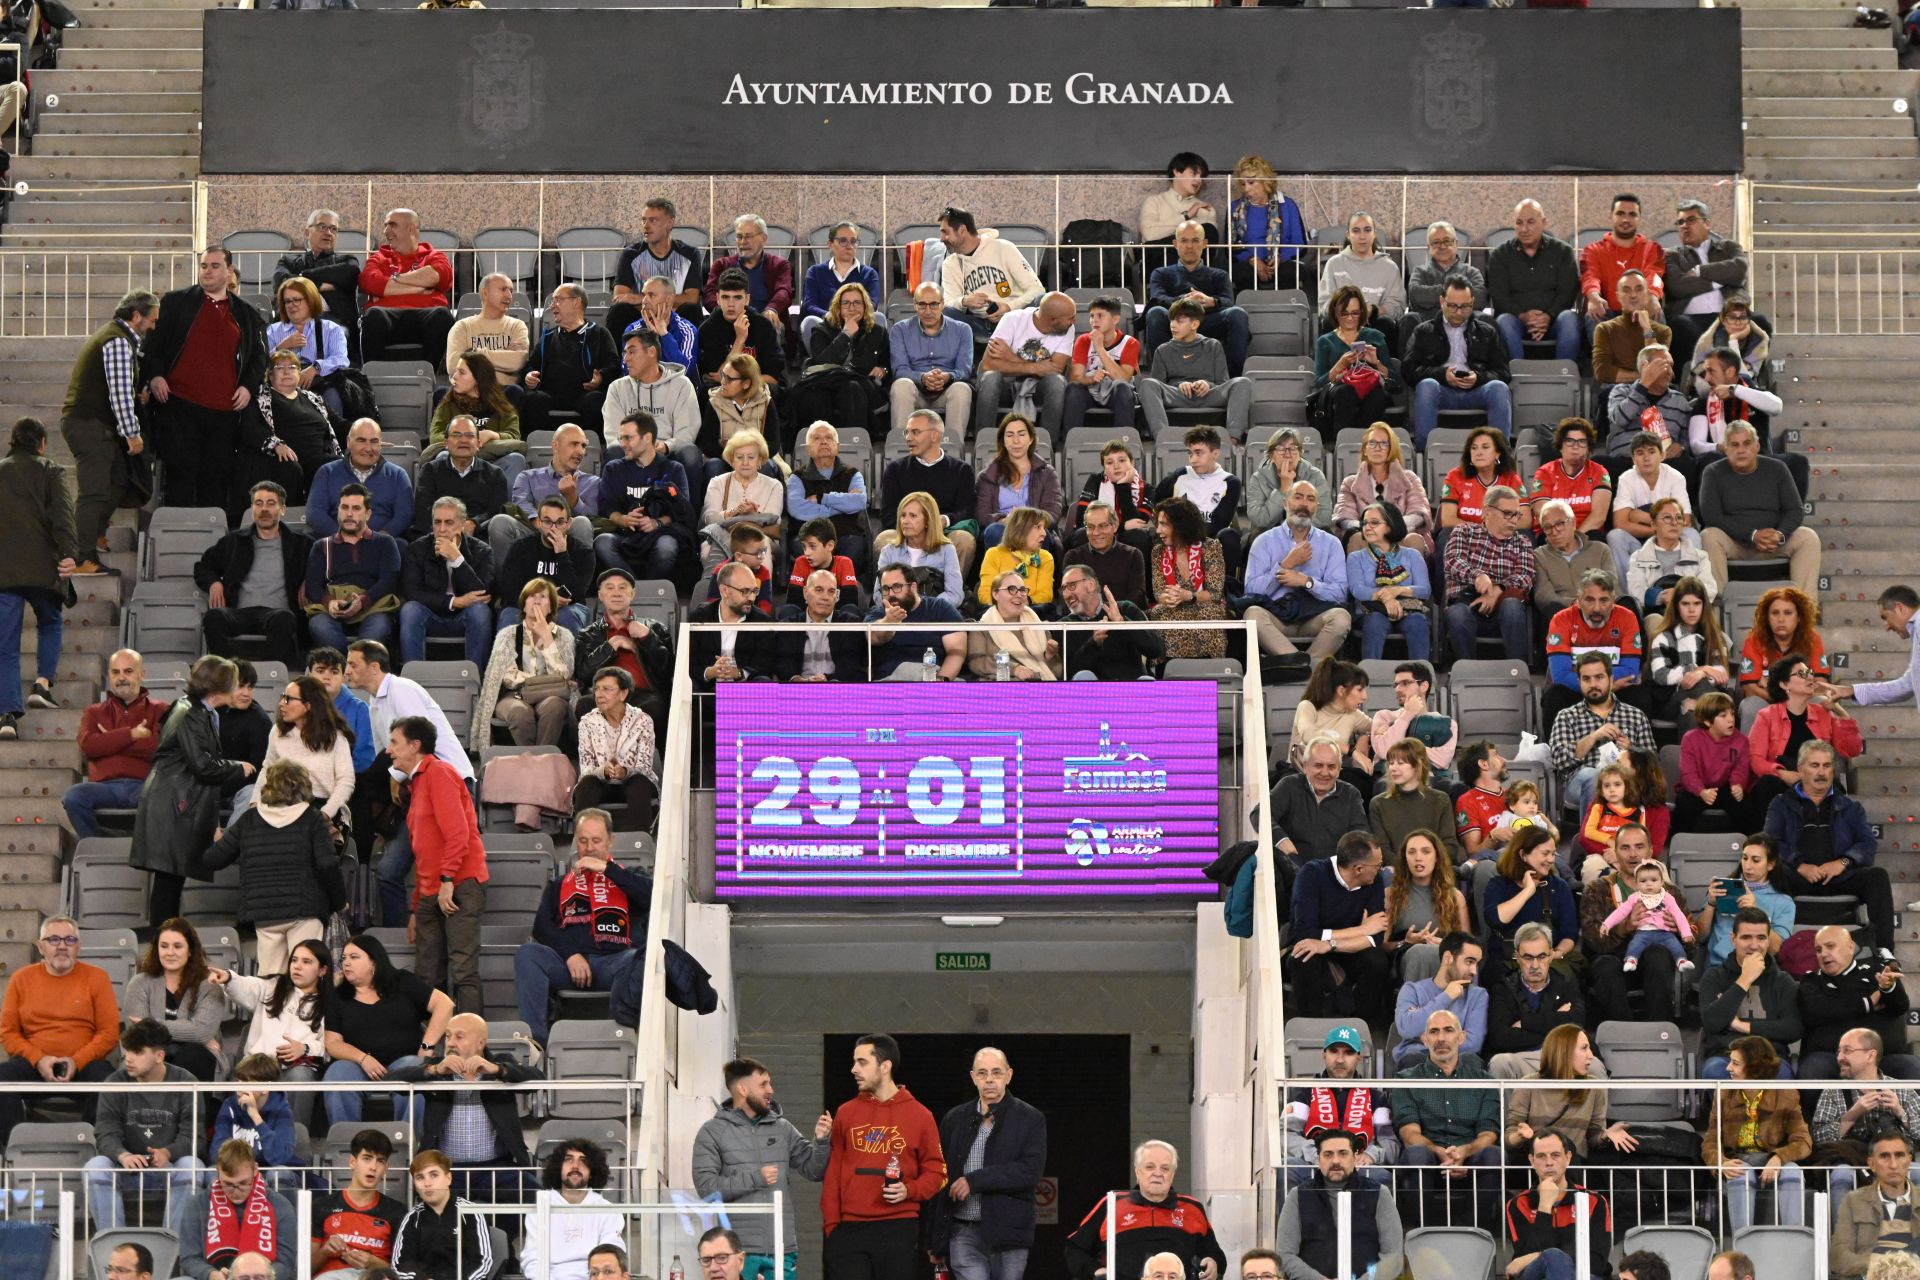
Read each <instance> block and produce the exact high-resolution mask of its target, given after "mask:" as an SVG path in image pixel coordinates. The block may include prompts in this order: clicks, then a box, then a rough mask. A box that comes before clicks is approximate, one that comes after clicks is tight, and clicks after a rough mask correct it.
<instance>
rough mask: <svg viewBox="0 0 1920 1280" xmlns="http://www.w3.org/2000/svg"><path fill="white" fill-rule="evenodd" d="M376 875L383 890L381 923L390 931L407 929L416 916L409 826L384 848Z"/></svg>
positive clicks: (375, 877) (397, 833)
mask: <svg viewBox="0 0 1920 1280" xmlns="http://www.w3.org/2000/svg"><path fill="white" fill-rule="evenodd" d="M373 874H374V879H375V880H377V881H378V882H379V886H380V923H381V924H383V925H385V926H386V927H387V928H389V929H404V928H406V925H407V917H408V916H410V915H412V914H413V838H412V837H411V836H410V835H408V833H407V824H406V823H404V822H403V823H401V824H400V829H399V830H398V831H395V832H394V833H393V834H392V835H391V836H388V837H387V842H386V844H385V845H383V846H381V849H380V863H379V865H378V866H376V867H375V868H374V871H373Z"/></svg>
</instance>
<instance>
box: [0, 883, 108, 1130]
mask: <svg viewBox="0 0 1920 1280" xmlns="http://www.w3.org/2000/svg"><path fill="white" fill-rule="evenodd" d="M119 1041H120V1006H119V1005H118V1004H117V1003H115V1001H114V998H113V983H112V982H111V981H109V980H108V978H107V972H106V970H104V969H100V968H96V967H95V966H93V965H90V964H81V963H80V930H79V927H78V926H76V925H75V924H74V922H73V921H72V920H71V919H70V918H68V917H66V916H54V917H52V918H50V919H48V920H46V921H44V922H42V923H41V925H40V963H39V964H33V965H28V966H27V967H26V968H24V969H22V970H20V972H18V973H16V974H14V975H13V980H12V981H11V982H9V983H7V996H6V1000H5V1001H4V1002H0V1045H4V1046H5V1048H6V1051H7V1060H6V1061H5V1062H0V1082H9V1083H11V1082H20V1081H33V1082H39V1081H43V1080H44V1081H46V1082H47V1083H49V1084H55V1083H60V1082H62V1081H65V1082H69V1083H77V1084H95V1083H98V1082H99V1081H101V1080H105V1079H106V1078H107V1073H108V1072H109V1071H111V1070H112V1069H113V1068H112V1064H110V1063H109V1062H108V1061H107V1055H108V1054H109V1053H112V1052H113V1048H114V1046H115V1045H116V1044H118V1043H119ZM33 1096H35V1097H42V1098H45V1097H53V1096H56V1095H53V1094H47V1093H42V1094H35V1095H33ZM70 1096H73V1097H74V1098H76V1099H77V1100H78V1101H79V1103H80V1112H81V1117H82V1118H83V1119H84V1120H86V1121H87V1123H89V1124H91V1123H93V1108H94V1101H95V1098H96V1096H97V1095H95V1094H94V1093H93V1091H92V1090H87V1091H85V1092H76V1093H74V1094H73V1095H70ZM25 1103H26V1095H23V1094H21V1093H19V1092H17V1091H13V1090H6V1089H0V1148H4V1147H5V1146H6V1144H7V1138H8V1137H9V1136H10V1135H11V1134H12V1133H13V1126H15V1125H16V1124H19V1123H20V1116H21V1112H22V1110H23V1108H24V1107H25Z"/></svg>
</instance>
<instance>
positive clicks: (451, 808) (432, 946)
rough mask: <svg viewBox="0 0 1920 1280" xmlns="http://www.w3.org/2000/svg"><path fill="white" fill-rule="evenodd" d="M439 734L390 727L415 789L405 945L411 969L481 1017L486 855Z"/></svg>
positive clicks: (467, 794)
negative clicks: (441, 751)
mask: <svg viewBox="0 0 1920 1280" xmlns="http://www.w3.org/2000/svg"><path fill="white" fill-rule="evenodd" d="M439 745H440V733H439V731H438V730H437V729H435V728H434V724H433V721H431V720H429V719H427V718H426V717H425V716H403V717H401V718H400V719H398V720H395V721H394V722H393V729H392V732H391V736H390V737H389V739H388V742H387V754H388V755H389V756H391V757H392V759H393V768H394V771H395V773H396V774H398V775H399V776H401V777H404V778H405V779H406V780H407V783H408V785H409V786H411V787H412V788H413V799H412V801H411V802H410V803H409V804H408V806H407V835H408V837H409V838H411V840H412V842H413V874H414V884H413V915H412V916H411V917H409V919H408V920H407V941H408V942H411V943H413V944H414V945H415V948H416V951H415V957H414V971H415V972H416V973H418V974H419V975H420V980H421V981H422V982H425V983H426V984H427V985H428V986H430V987H439V988H440V989H441V990H442V991H445V992H446V993H447V994H448V995H450V996H452V997H453V1007H454V1008H455V1009H456V1010H457V1011H459V1012H461V1013H479V1012H480V917H481V916H483V915H485V914H486V911H487V851H486V848H485V847H484V846H483V845H482V844H481V843H480V824H479V822H478V821H477V820H476V819H475V818H474V814H473V793H472V792H471V791H469V790H468V789H467V783H466V779H464V778H462V777H461V776H460V773H459V771H458V770H457V769H455V768H454V767H453V766H452V765H450V764H448V763H447V762H446V761H444V760H442V759H441V758H440V757H439V756H437V755H435V754H434V749H435V748H437V747H438V746H439Z"/></svg>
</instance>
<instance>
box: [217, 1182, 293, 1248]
mask: <svg viewBox="0 0 1920 1280" xmlns="http://www.w3.org/2000/svg"><path fill="white" fill-rule="evenodd" d="M276 1235H277V1227H276V1224H275V1223H274V1220H273V1203H272V1202H271V1201H270V1200H268V1199H267V1180H266V1179H265V1178H262V1177H260V1176H259V1175H257V1174H256V1175H255V1176H254V1179H253V1189H252V1190H251V1191H249V1192H247V1212H246V1215H245V1217H244V1218H243V1217H242V1216H241V1215H239V1214H237V1213H235V1212H234V1211H233V1201H231V1200H229V1199H227V1195H226V1193H225V1192H224V1191H221V1190H220V1189H219V1188H218V1187H215V1188H214V1191H213V1194H212V1195H210V1196H208V1197H207V1248H206V1258H207V1261H208V1262H211V1263H212V1264H213V1265H214V1266H215V1267H224V1266H226V1265H228V1264H229V1263H231V1262H232V1261H233V1260H234V1259H235V1258H237V1257H239V1256H240V1255H241V1254H243V1253H257V1254H259V1255H260V1256H261V1257H263V1258H267V1259H271V1258H273V1257H274V1246H275V1243H276V1240H275V1237H276Z"/></svg>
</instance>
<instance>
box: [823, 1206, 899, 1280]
mask: <svg viewBox="0 0 1920 1280" xmlns="http://www.w3.org/2000/svg"><path fill="white" fill-rule="evenodd" d="M820 1261H821V1264H822V1266H823V1267H824V1268H825V1270H826V1277H827V1280H914V1278H915V1277H916V1276H918V1275H919V1274H920V1273H921V1272H922V1271H923V1270H925V1260H924V1259H923V1258H922V1257H921V1256H920V1223H919V1220H918V1219H917V1218H900V1219H896V1220H891V1221H886V1222H842V1223H841V1224H840V1225H839V1226H837V1227H835V1228H834V1229H833V1234H832V1235H830V1236H828V1237H827V1243H826V1247H825V1248H824V1249H823V1250H822V1251H821V1255H820Z"/></svg>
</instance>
